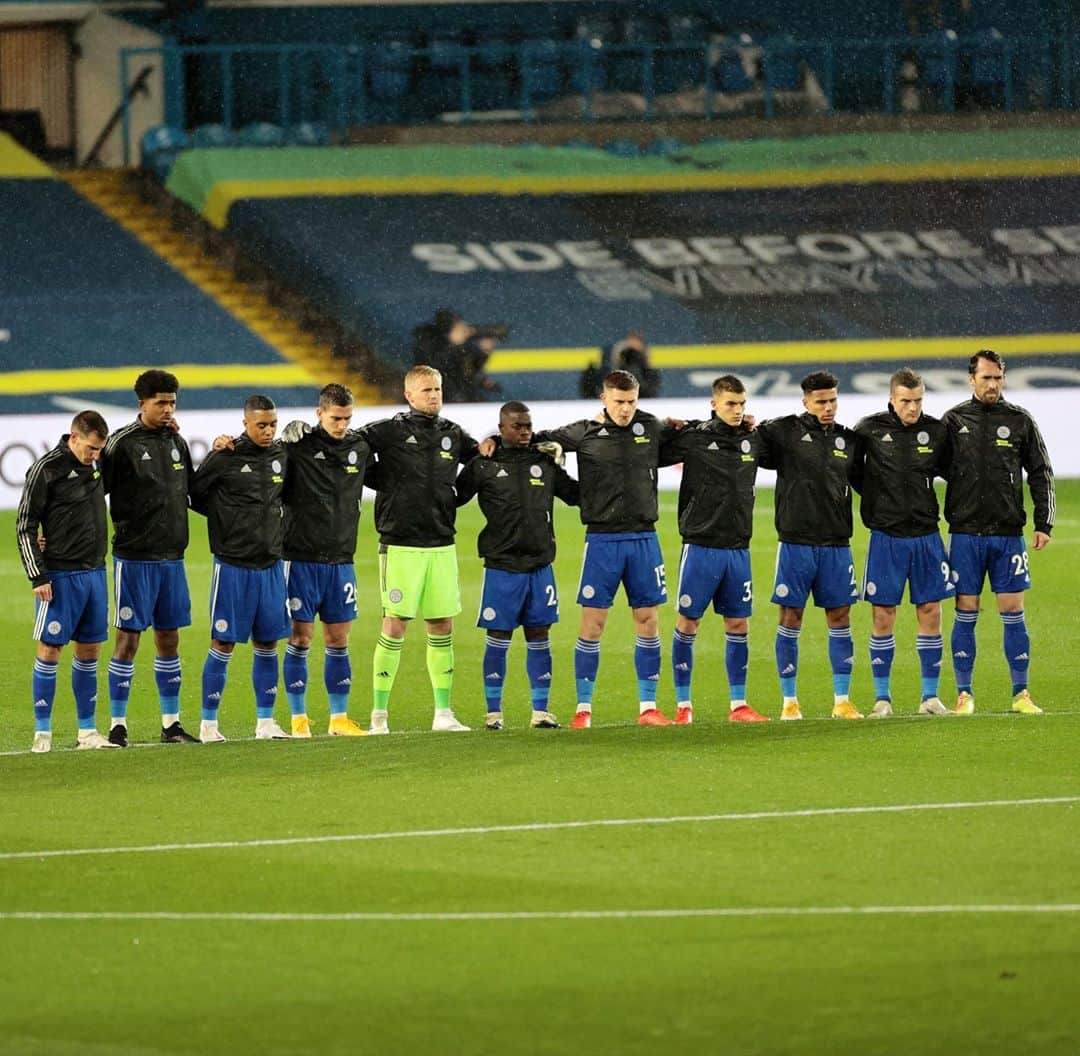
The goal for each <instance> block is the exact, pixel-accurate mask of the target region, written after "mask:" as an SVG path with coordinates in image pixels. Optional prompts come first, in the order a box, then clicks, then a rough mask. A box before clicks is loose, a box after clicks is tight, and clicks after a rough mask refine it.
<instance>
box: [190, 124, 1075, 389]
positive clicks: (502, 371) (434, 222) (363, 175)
mask: <svg viewBox="0 0 1080 1056" xmlns="http://www.w3.org/2000/svg"><path fill="white" fill-rule="evenodd" d="M1078 146H1080V141H1078V134H1077V132H1076V131H1075V130H1061V129H1057V130H1052V129H1044V130H1030V131H1026V132H1019V131H1016V132H1004V133H993V132H986V133H953V134H945V133H933V134H926V135H922V136H919V135H915V134H903V135H897V134H894V135H864V136H835V137H807V138H804V139H797V140H788V141H767V140H761V141H750V142H741V143H726V142H723V141H721V142H717V143H711V144H699V145H696V146H687V147H685V148H683V149H681V150H679V149H673V150H672V151H670V152H663V151H660V152H646V153H645V154H639V153H637V152H636V151H635V156H632V157H620V156H618V155H616V154H614V153H612V152H611V151H606V150H596V149H593V150H588V149H583V148H539V147H535V146H528V147H490V146H489V147H450V146H425V147H411V148H410V147H351V148H335V149H330V150H325V149H324V150H307V151H305V150H300V149H288V148H286V149H282V150H276V151H273V152H265V151H262V152H260V151H257V150H248V151H238V150H233V151H191V152H188V153H186V154H183V155H181V157H180V159H179V160H178V162H177V164H176V166H175V167H174V169H173V171H172V173H171V175H170V179H169V189H170V190H171V191H172V193H174V194H175V195H177V196H178V197H179V198H181V199H183V200H184V201H186V202H187V203H188V205H189V206H190V207H191V208H192V209H194V210H197V211H199V212H201V213H202V214H203V215H204V216H205V217H206V218H207V220H208V222H209V223H210V224H212V225H214V226H215V227H218V228H223V229H225V230H227V231H228V232H230V233H231V234H232V235H233V237H234V238H235V239H236V240H237V241H238V242H240V243H242V244H243V245H244V246H245V247H246V248H247V251H248V252H249V253H250V254H251V255H252V257H253V258H254V259H255V260H257V261H258V263H259V264H260V266H262V267H264V268H265V269H266V270H267V271H268V272H270V273H272V274H274V275H275V276H277V278H278V279H279V280H280V281H281V282H282V283H284V284H285V285H288V286H290V287H291V288H293V289H296V290H298V291H299V292H301V293H302V294H303V295H304V296H305V297H307V298H309V299H310V300H311V301H312V302H314V303H315V304H317V305H318V306H319V307H320V309H321V310H322V311H324V312H326V313H327V314H328V315H330V316H332V317H334V318H336V319H338V320H339V321H340V322H341V324H342V326H343V327H344V328H345V329H346V330H348V331H349V332H351V333H355V334H359V335H362V336H363V337H364V339H365V340H366V341H367V342H369V343H370V345H371V346H372V347H373V348H374V349H375V351H376V352H377V353H378V355H379V356H380V358H381V359H383V360H384V361H385V362H387V363H390V364H395V365H396V366H397V368H398V369H399V370H400V369H401V368H402V367H403V366H404V365H406V364H407V362H408V361H409V354H410V351H411V333H412V329H413V327H415V326H416V325H417V324H418V323H419V322H420V321H422V320H424V319H426V318H428V317H430V315H431V312H432V310H433V307H435V306H440V305H442V306H449V307H452V308H454V309H455V310H457V311H459V312H461V313H462V314H464V315H465V316H466V318H468V319H471V320H473V321H474V322H478V323H487V322H503V323H506V324H508V325H509V326H510V328H511V336H510V340H509V342H508V344H509V347H508V348H505V349H503V350H500V351H498V352H497V353H496V354H495V356H494V357H493V358H492V360H491V362H490V364H489V367H490V370H491V372H492V374H493V375H494V376H495V377H496V379H497V380H498V381H499V382H500V383H501V384H502V389H503V394H504V395H507V396H519V397H526V398H533V399H542V398H570V397H572V396H574V395H576V394H577V386H578V381H579V378H580V374H581V371H582V369H583V368H584V367H586V366H587V365H588V364H589V363H590V362H594V361H595V360H596V359H597V358H598V352H597V349H598V347H599V346H600V345H602V344H605V343H607V342H609V341H611V340H613V339H614V337H616V336H618V335H619V334H621V333H624V332H625V330H626V328H627V325H628V324H629V325H632V326H634V327H635V328H638V329H641V330H643V331H645V332H646V333H647V334H649V335H650V336H651V337H652V339H653V341H654V342H655V345H654V348H653V362H654V365H655V366H658V367H660V368H662V369H663V371H664V391H665V395H690V394H692V393H694V392H697V391H698V390H699V389H700V387H701V384H702V378H703V377H704V378H706V379H709V378H711V376H712V373H713V372H715V371H716V370H717V369H719V368H721V367H728V368H735V367H740V366H745V365H746V364H756V365H758V366H760V367H762V368H763V373H768V372H770V371H771V377H772V381H771V382H767V381H763V382H762V384H766V383H767V384H780V385H782V384H789V383H790V381H791V377H792V375H794V374H795V373H797V372H798V370H799V369H800V368H799V366H798V364H799V363H801V362H806V361H808V360H809V359H814V361H815V362H817V363H818V365H821V362H823V361H824V362H828V363H829V365H830V366H831V367H833V369H834V370H836V371H837V372H839V373H841V374H843V375H844V376H845V378H847V379H849V380H850V378H851V377H852V372H853V370H854V369H855V367H853V365H852V364H854V363H858V362H859V361H861V366H860V367H859V369H862V370H866V369H868V368H867V366H866V365H867V363H871V364H872V365H873V370H874V371H876V372H877V373H878V374H880V373H881V372H882V371H886V370H887V369H888V368H889V367H890V366H891V365H893V364H894V363H896V362H902V361H905V360H909V359H910V360H913V361H919V362H920V363H922V364H923V365H924V366H930V367H932V366H934V365H935V364H942V363H944V361H945V360H947V359H948V357H949V356H950V355H953V354H954V352H953V350H954V349H955V348H958V347H960V345H963V347H967V346H968V345H970V344H971V343H972V342H978V341H980V340H983V339H984V338H985V340H986V341H987V342H988V343H991V344H992V343H993V341H992V340H991V338H992V337H994V336H996V337H1001V336H1002V335H1007V336H1006V338H1004V339H1006V340H1008V341H1009V347H1010V349H1015V348H1020V347H1021V346H1023V348H1024V349H1026V353H1025V354H1029V355H1030V356H1031V357H1032V358H1031V360H1030V363H1031V364H1032V365H1038V366H1043V367H1047V368H1048V369H1049V368H1050V367H1053V369H1061V370H1065V371H1066V372H1069V371H1073V370H1074V369H1075V367H1076V366H1077V364H1078V363H1080V360H1078V359H1077V353H1078V352H1080V336H1078V335H1077V334H1075V333H1074V332H1073V330H1074V323H1073V314H1072V295H1071V290H1072V289H1073V288H1074V287H1075V286H1076V285H1077V283H1078V282H1080V271H1078V269H1077V266H1076V256H1075V254H1076V253H1077V251H1078V249H1080V243H1077V242H1076V241H1075V235H1076V228H1075V224H1076V222H1077V220H1078V219H1080V218H1078V217H1077V215H1076V214H1075V212H1074V209H1073V206H1072V202H1073V201H1075V192H1076V190H1077V175H1078V174H1080V162H1078V161H1077V160H1076V159H1077V156H1078V150H1077V148H1078ZM1017 178H1023V179H1025V180H1027V181H1031V182H1028V183H1027V184H1025V186H1026V187H1027V188H1028V191H1027V193H1025V194H1023V195H1019V194H1017V193H1016V186H1017V185H1016V184H1014V183H1012V182H1010V181H1011V180H1012V179H1017ZM1035 181H1037V182H1035ZM837 184H845V185H846V184H851V185H853V186H850V187H846V188H845V191H844V194H843V195H839V196H838V195H837V193H836V190H835V187H836V185H837ZM1035 186H1038V191H1037V193H1036V192H1034V191H1032V190H1031V188H1034V187H1035ZM1010 231H1014V232H1015V231H1023V232H1029V233H1030V240H1029V241H1028V242H1024V241H1023V239H1021V238H1020V237H1019V236H1017V235H1015V234H1013V235H1009V234H1008V233H1007V232H1010ZM1040 231H1043V232H1045V231H1054V232H1056V234H1054V235H1053V236H1049V235H1045V234H1043V235H1040V234H1038V232H1040ZM863 232H869V233H870V234H869V235H868V236H866V237H864V235H863ZM875 232H877V233H880V232H886V235H885V236H880V235H879V234H878V235H875V234H874V233H875ZM1002 232H1005V234H1002ZM1055 238H1056V239H1057V241H1056V242H1055V241H1054V239H1055ZM883 239H884V240H883ZM1033 247H1034V248H1033ZM493 317H494V318H493ZM958 341H959V342H960V344H957V342H958ZM1024 342H1027V343H1026V345H1024ZM656 346H659V347H656ZM1040 357H1041V358H1040ZM877 361H880V363H879V362H877ZM766 368H767V369H766ZM785 379H786V381H785Z"/></svg>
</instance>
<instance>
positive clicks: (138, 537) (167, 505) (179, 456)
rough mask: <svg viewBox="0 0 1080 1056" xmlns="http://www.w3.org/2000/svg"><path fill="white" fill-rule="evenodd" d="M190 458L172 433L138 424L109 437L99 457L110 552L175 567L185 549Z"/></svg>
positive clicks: (135, 422)
mask: <svg viewBox="0 0 1080 1056" xmlns="http://www.w3.org/2000/svg"><path fill="white" fill-rule="evenodd" d="M193 472H194V471H193V469H192V465H191V452H190V451H188V446H187V443H186V442H185V440H184V438H183V437H182V436H181V435H180V434H179V433H176V432H173V430H172V429H169V428H168V427H164V428H161V429H148V428H147V427H146V426H145V425H143V424H142V422H141V421H140V420H139V419H136V420H135V421H134V422H132V423H131V424H130V425H126V426H124V427H123V428H122V429H118V430H117V431H116V432H115V433H113V434H112V435H111V436H110V437H109V440H108V443H106V445H105V450H104V451H103V452H102V457H101V475H102V478H103V479H104V481H105V490H106V491H107V492H108V493H109V513H110V514H111V515H112V522H113V540H112V549H113V554H114V555H115V556H116V557H122V558H125V559H127V560H129V561H177V560H179V559H180V558H182V557H183V556H184V551H185V550H186V549H187V545H188V487H189V485H190V481H191V475H192V473H193Z"/></svg>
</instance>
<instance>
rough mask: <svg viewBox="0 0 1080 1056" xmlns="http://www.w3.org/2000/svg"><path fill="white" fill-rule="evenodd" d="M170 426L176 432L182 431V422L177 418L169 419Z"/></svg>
mask: <svg viewBox="0 0 1080 1056" xmlns="http://www.w3.org/2000/svg"><path fill="white" fill-rule="evenodd" d="M169 428H170V429H171V430H172V431H173V432H174V433H178V432H180V423H179V422H178V421H177V420H176V419H175V418H170V419H169Z"/></svg>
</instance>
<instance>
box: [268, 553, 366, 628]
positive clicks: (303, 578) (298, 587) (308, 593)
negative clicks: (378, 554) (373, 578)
mask: <svg viewBox="0 0 1080 1056" xmlns="http://www.w3.org/2000/svg"><path fill="white" fill-rule="evenodd" d="M285 587H286V589H287V590H288V595H289V612H291V613H292V618H293V619H294V620H299V621H300V622H301V623H313V622H314V620H315V615H316V614H318V616H319V619H320V620H322V622H323V623H349V622H351V621H352V620H355V619H356V571H355V570H354V568H353V566H352V565H351V564H341V565H326V564H321V563H317V562H315V561H286V562H285Z"/></svg>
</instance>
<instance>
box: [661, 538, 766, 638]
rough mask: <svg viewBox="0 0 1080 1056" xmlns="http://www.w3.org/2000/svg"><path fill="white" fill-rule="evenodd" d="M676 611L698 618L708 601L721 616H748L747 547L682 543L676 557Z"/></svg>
mask: <svg viewBox="0 0 1080 1056" xmlns="http://www.w3.org/2000/svg"><path fill="white" fill-rule="evenodd" d="M678 599H679V615H680V616H686V617H688V618H689V619H691V620H700V619H701V617H702V616H704V615H705V610H706V609H707V608H708V607H709V603H710V602H712V607H713V612H717V613H719V614H720V615H721V616H729V617H732V618H740V617H744V616H749V615H750V612H751V609H752V608H753V600H754V595H753V588H752V585H751V577H750V551H749V550H728V549H722V548H721V547H716V546H698V545H697V544H695V543H684V544H683V548H682V558H681V559H680V561H679V590H678Z"/></svg>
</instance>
